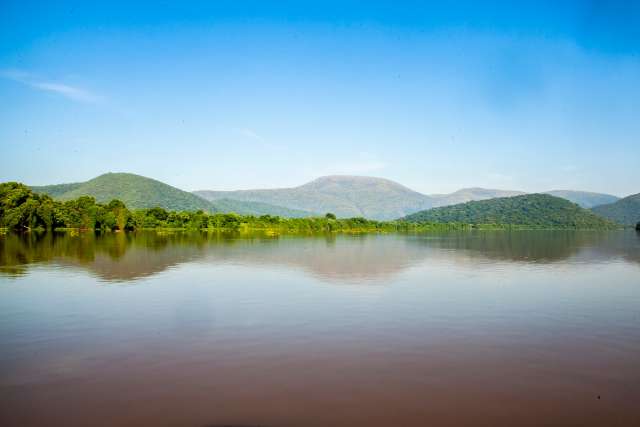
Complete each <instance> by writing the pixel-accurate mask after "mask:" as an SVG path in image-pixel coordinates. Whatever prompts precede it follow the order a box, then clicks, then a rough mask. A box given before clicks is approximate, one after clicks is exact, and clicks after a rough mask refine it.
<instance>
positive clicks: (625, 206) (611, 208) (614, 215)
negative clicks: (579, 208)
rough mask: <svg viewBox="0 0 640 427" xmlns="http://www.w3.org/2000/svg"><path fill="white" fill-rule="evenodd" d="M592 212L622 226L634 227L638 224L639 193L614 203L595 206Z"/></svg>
mask: <svg viewBox="0 0 640 427" xmlns="http://www.w3.org/2000/svg"><path fill="white" fill-rule="evenodd" d="M592 211H594V212H595V213H597V214H598V215H602V216H603V217H605V218H609V219H610V220H612V221H616V222H618V223H620V224H623V225H636V224H637V223H638V222H640V193H638V194H632V195H631V196H627V197H625V198H623V199H620V200H618V201H617V202H614V203H609V204H606V205H601V206H596V207H594V208H593V209H592Z"/></svg>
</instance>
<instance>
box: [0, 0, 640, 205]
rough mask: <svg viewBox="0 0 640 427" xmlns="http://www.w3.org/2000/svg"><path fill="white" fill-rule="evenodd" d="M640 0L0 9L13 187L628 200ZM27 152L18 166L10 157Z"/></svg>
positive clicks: (638, 105)
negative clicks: (98, 185) (574, 194)
mask: <svg viewBox="0 0 640 427" xmlns="http://www.w3.org/2000/svg"><path fill="white" fill-rule="evenodd" d="M639 20H640V6H639V4H637V3H636V4H628V3H626V2H607V3H606V4H605V3H602V2H595V1H594V2H591V1H582V2H580V1H575V2H563V3H562V4H559V5H558V4H555V3H554V2H525V3H519V4H517V5H510V4H508V3H504V2H487V3H483V4H476V3H475V2H456V3H449V4H447V3H446V2H445V3H438V4H437V5H433V4H431V5H429V4H426V5H425V4H421V3H412V2H410V3H404V4H403V5H398V4H397V3H392V2H381V3H376V4H368V3H358V2H355V3H354V2H339V3H338V2H335V3H334V2H323V3H322V6H319V5H317V4H313V3H298V4H293V5H292V4H279V3H266V2H232V3H225V2H216V3H215V4H210V3H208V2H195V3H191V4H190V5H181V4H179V3H175V4H172V3H169V4H164V5H162V6H159V5H156V4H154V3H151V2H149V3H144V2H142V3H138V4H137V5H135V6H132V5H129V4H127V3H120V2H112V3H110V4H109V5H92V4H87V3H85V2H61V3H58V4H55V5H53V4H38V3H35V2H33V3H32V2H28V1H21V2H17V1H7V2H3V3H2V5H0V96H1V97H2V99H3V101H4V102H3V103H2V104H1V105H0V121H1V122H2V126H1V127H0V145H1V147H2V150H3V157H4V159H5V160H4V162H3V167H2V170H1V171H0V181H21V182H24V183H26V184H29V185H47V184H57V183H67V182H79V181H86V180H88V179H91V178H93V177H95V176H98V175H100V174H102V173H105V172H107V171H122V172H130V173H135V174H139V175H143V176H147V177H150V178H154V179H157V180H159V181H162V182H165V183H167V184H170V185H172V186H175V187H177V188H181V189H184V190H188V191H193V190H203V189H214V190H236V189H254V188H282V187H295V186H298V185H302V184H304V183H306V182H308V181H311V180H313V179H315V178H318V177H320V176H324V175H335V174H346V175H364V176H376V177H384V178H386V179H390V180H393V181H396V182H398V183H400V184H402V185H404V186H406V187H408V188H411V189H413V190H415V191H418V192H421V193H424V194H434V193H450V192H453V191H456V190H458V189H461V188H468V187H483V188H494V189H507V190H520V191H525V192H539V191H549V190H555V189H570V190H580V191H592V192H600V193H609V194H614V195H616V196H620V197H624V196H627V195H629V194H635V193H638V191H639V189H638V182H640V168H639V167H638V158H640V144H639V143H638V141H640V122H639V121H638V120H637V116H638V111H640V30H639V28H640V26H638V25H637V22H639ZM8 159H10V161H9V160H8Z"/></svg>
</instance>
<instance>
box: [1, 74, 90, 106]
mask: <svg viewBox="0 0 640 427" xmlns="http://www.w3.org/2000/svg"><path fill="white" fill-rule="evenodd" d="M0 76H2V77H4V78H6V79H10V80H13V81H16V82H19V83H22V84H24V85H27V86H29V87H31V88H33V89H37V90H41V91H44V92H51V93H55V94H58V95H61V96H64V97H65V98H68V99H71V100H73V101H78V102H85V103H97V102H100V101H101V99H102V98H101V97H100V96H98V95H96V94H94V93H92V92H89V91H88V90H85V89H81V88H78V87H74V86H69V85H66V84H62V83H58V82H53V81H45V80H40V79H38V78H35V77H34V76H33V75H31V74H29V73H27V72H24V71H20V70H4V71H0Z"/></svg>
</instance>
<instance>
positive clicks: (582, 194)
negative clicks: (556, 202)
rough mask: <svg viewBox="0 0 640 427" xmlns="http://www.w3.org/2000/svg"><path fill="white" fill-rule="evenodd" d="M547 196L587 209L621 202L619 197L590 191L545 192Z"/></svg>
mask: <svg viewBox="0 0 640 427" xmlns="http://www.w3.org/2000/svg"><path fill="white" fill-rule="evenodd" d="M545 194H551V195H552V196H556V197H561V198H563V199H567V200H569V201H570V202H573V203H576V204H577V205H579V206H581V207H583V208H587V209H588V208H592V207H594V206H599V205H605V204H608V203H613V202H615V201H617V200H620V198H619V197H616V196H613V195H611V194H604V193H592V192H590V191H574V190H552V191H545Z"/></svg>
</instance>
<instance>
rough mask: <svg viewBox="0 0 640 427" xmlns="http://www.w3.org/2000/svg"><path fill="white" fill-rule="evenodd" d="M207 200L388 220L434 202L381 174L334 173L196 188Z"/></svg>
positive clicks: (428, 197)
mask: <svg viewBox="0 0 640 427" xmlns="http://www.w3.org/2000/svg"><path fill="white" fill-rule="evenodd" d="M194 194H197V195H198V196H201V197H203V198H205V199H207V200H209V201H212V202H215V200H218V199H221V198H226V199H234V200H242V201H256V202H262V203H270V204H274V205H279V206H286V207H288V208H292V209H301V210H307V211H315V212H321V213H324V212H332V213H334V214H336V215H337V216H339V217H357V216H364V217H366V218H372V219H379V220H391V219H395V218H399V217H401V216H404V215H407V214H408V213H411V212H415V211H418V210H421V209H427V208H429V207H431V206H433V203H434V200H433V198H432V197H430V196H427V195H424V194H421V193H418V192H417V191H413V190H411V189H409V188H407V187H405V186H403V185H401V184H398V183H396V182H394V181H391V180H388V179H384V178H372V177H363V176H347V175H334V176H326V177H321V178H318V179H315V180H313V181H311V182H309V183H307V184H304V185H301V186H299V187H292V188H278V189H267V190H236V191H208V190H203V191H195V192H194Z"/></svg>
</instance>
